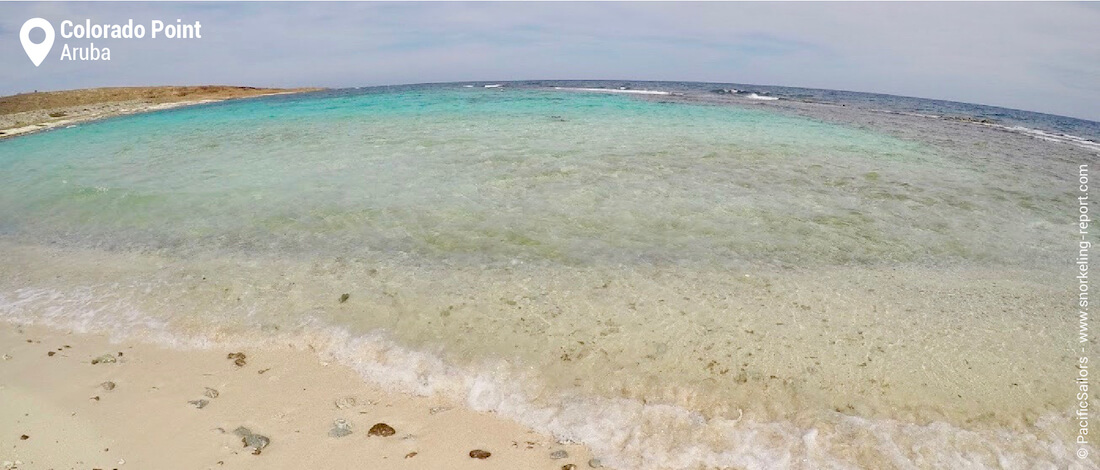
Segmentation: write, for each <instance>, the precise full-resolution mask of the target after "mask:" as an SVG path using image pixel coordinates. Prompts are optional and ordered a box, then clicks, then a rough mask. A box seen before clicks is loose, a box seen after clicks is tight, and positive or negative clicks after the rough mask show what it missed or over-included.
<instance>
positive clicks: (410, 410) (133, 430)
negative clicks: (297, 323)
mask: <svg viewBox="0 0 1100 470" xmlns="http://www.w3.org/2000/svg"><path fill="white" fill-rule="evenodd" d="M0 352H2V356H0V357H2V358H3V360H2V361H0V377H3V378H2V379H0V397H2V399H0V403H2V405H0V421H2V422H3V423H4V424H3V426H0V427H2V429H3V434H2V435H0V449H3V450H2V451H0V461H2V462H3V465H4V467H3V468H6V469H24V470H27V469H45V468H120V469H126V468H158V469H166V470H167V469H200V468H202V469H218V468H241V469H248V468H255V469H275V470H278V469H301V468H329V469H345V468H346V469H351V468H363V466H376V467H383V468H407V469H429V468H454V469H514V468H545V469H559V468H563V466H567V465H569V464H574V465H577V468H590V466H589V461H590V459H591V454H590V453H589V452H588V451H587V449H585V448H584V447H583V446H580V445H575V444H563V443H558V442H556V441H554V440H553V439H550V438H548V437H546V436H544V435H541V434H538V433H535V432H533V431H531V430H530V429H527V428H525V427H523V426H520V425H517V424H515V423H514V422H510V421H508V420H505V419H501V418H500V417H497V416H494V415H493V414H492V413H479V412H475V411H472V410H469V409H467V408H465V407H463V406H462V404H460V403H453V402H449V401H447V400H442V399H440V398H439V397H430V396H428V397H419V396H409V395H403V394H399V393H394V392H387V391H384V390H382V389H380V388H379V387H377V386H372V385H369V384H367V383H364V382H363V380H362V379H361V378H360V377H359V376H358V375H357V374H355V373H353V372H352V371H351V370H350V369H348V368H346V367H343V366H340V365H338V364H333V363H330V362H325V361H324V360H323V359H322V358H318V356H317V355H316V354H314V353H313V352H309V351H301V350H298V349H296V348H294V347H289V346H283V347H278V346H277V345H271V346H268V347H264V348H255V347H254V348H248V349H243V350H240V351H237V350H227V349H224V348H208V349H201V350H177V349H167V348H164V347H157V346H153V345H149V344H142V343H139V342H133V341H123V342H112V341H110V340H108V338H107V336H106V335H103V334H80V333H74V332H69V331H60V330H53V329H48V328H42V327H34V326H19V325H11V324H8V325H5V327H4V328H3V329H2V330H0ZM230 353H243V354H244V355H245V356H244V357H245V359H244V360H242V361H240V365H237V364H236V362H237V360H236V359H235V358H231V359H227V355H229V354H230ZM235 357H237V356H235ZM337 420H344V422H346V423H347V425H348V429H349V430H350V433H348V434H343V433H342V432H341V433H333V430H334V429H336V426H335V425H334V422H336V421H337ZM378 423H383V424H386V425H388V426H390V427H391V428H392V429H393V431H394V433H393V434H392V435H382V434H384V433H381V434H378V433H376V435H370V430H371V428H372V427H373V426H375V425H376V424H378ZM242 426H243V427H246V428H248V429H249V430H250V431H252V432H253V433H255V434H258V435H262V436H265V437H267V438H268V439H269V443H268V444H267V445H266V446H265V447H263V448H262V449H261V451H260V452H259V453H254V450H255V449H254V448H246V447H245V446H244V444H243V443H242V438H241V437H240V436H239V435H237V434H234V432H233V431H234V430H236V429H237V428H239V427H242ZM335 434H339V435H335ZM474 450H484V451H486V452H488V453H490V454H491V455H490V456H489V457H488V458H485V459H475V458H471V457H470V456H469V454H470V452H471V451H474ZM554 452H559V454H555V455H556V456H559V457H560V455H561V454H560V452H564V453H565V455H566V456H565V457H560V458H557V459H555V458H552V457H551V454H553V453H554ZM593 464H596V463H595V462H593Z"/></svg>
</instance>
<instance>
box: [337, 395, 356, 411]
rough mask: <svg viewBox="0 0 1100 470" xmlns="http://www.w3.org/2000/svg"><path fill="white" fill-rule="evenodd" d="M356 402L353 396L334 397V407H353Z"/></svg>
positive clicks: (342, 408) (343, 408) (344, 408)
mask: <svg viewBox="0 0 1100 470" xmlns="http://www.w3.org/2000/svg"><path fill="white" fill-rule="evenodd" d="M356 403H357V401H356V400H355V397H344V398H337V399H336V408H337V409H341V410H346V409H348V408H354V407H355V405H356Z"/></svg>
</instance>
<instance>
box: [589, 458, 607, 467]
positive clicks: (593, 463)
mask: <svg viewBox="0 0 1100 470" xmlns="http://www.w3.org/2000/svg"><path fill="white" fill-rule="evenodd" d="M588 466H589V467H592V468H600V467H602V466H603V462H600V459H592V460H589V461H588Z"/></svg>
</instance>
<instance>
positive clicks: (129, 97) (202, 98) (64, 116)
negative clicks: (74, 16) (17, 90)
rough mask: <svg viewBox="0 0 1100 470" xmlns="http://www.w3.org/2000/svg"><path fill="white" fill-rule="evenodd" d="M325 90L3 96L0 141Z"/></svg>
mask: <svg viewBox="0 0 1100 470" xmlns="http://www.w3.org/2000/svg"><path fill="white" fill-rule="evenodd" d="M320 90H322V88H255V87H235V86H160V87H125V88H89V89H81V90H67V91H47V92H33V93H23V94H18V95H11V96H4V97H0V139H5V138H10V137H15V136H19V135H26V134H32V133H35V132H40V131H44V130H49V129H54V128H59V127H67V126H72V125H76V124H79V123H83V122H88V121H93V120H97V119H104V118H109V117H113V116H121V115H126V114H135V113H141V112H149V111H158V110H162V109H169V108H175V107H179V106H188V105H195V104H202V103H212V102H216V101H225V100H231V99H241V98H252V97H258V96H269V95H279V94H287V93H306V92H311V91H320Z"/></svg>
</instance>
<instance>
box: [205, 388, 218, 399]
mask: <svg viewBox="0 0 1100 470" xmlns="http://www.w3.org/2000/svg"><path fill="white" fill-rule="evenodd" d="M205 388H206V391H204V392H202V394H203V395H205V396H206V397H207V398H218V391H217V390H215V389H212V388H210V387H205Z"/></svg>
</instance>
